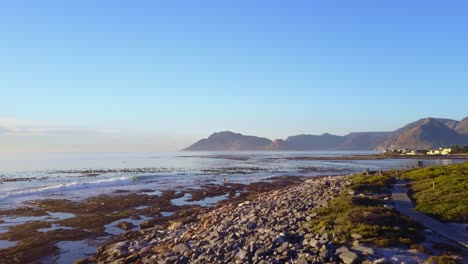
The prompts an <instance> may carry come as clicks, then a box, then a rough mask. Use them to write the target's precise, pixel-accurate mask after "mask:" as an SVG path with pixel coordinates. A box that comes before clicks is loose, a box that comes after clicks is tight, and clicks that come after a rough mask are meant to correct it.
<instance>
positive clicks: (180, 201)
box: [171, 193, 229, 206]
mask: <svg viewBox="0 0 468 264" xmlns="http://www.w3.org/2000/svg"><path fill="white" fill-rule="evenodd" d="M228 197H229V194H223V195H219V196H214V197H206V198H204V199H202V200H199V201H193V202H189V201H187V200H190V198H192V195H191V194H190V193H186V194H185V195H184V196H183V197H180V198H175V199H172V200H171V202H172V204H173V205H176V206H183V205H200V206H214V205H216V203H217V202H219V201H222V200H225V199H227V198H228Z"/></svg>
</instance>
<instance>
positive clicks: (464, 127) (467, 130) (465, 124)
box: [455, 117, 468, 135]
mask: <svg viewBox="0 0 468 264" xmlns="http://www.w3.org/2000/svg"><path fill="white" fill-rule="evenodd" d="M455 131H456V132H457V133H460V134H464V135H468V117H465V118H464V119H463V120H462V121H460V122H458V124H457V126H456V127H455Z"/></svg>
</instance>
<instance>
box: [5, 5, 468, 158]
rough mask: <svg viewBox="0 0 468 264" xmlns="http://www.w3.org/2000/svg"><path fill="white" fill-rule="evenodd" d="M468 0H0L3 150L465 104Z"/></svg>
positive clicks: (123, 145)
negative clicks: (467, 14)
mask: <svg viewBox="0 0 468 264" xmlns="http://www.w3.org/2000/svg"><path fill="white" fill-rule="evenodd" d="M467 12H468V3H467V2H466V1H444V2H442V1H292V2H291V1H289V2H286V1H85V0H83V1H21V0H18V1H6V0H5V1H2V0H0V40H1V41H0V92H1V99H2V100H1V104H0V110H1V111H0V142H1V144H0V151H165V150H177V149H180V148H182V147H185V146H186V145H187V144H190V143H192V142H193V141H195V140H197V139H199V138H201V137H206V136H208V135H209V134H211V133H212V132H215V131H221V130H232V131H236V132H240V133H244V134H253V135H259V136H265V137H269V138H272V139H274V138H285V137H287V136H289V135H294V134H302V133H306V134H322V133H324V132H329V133H333V134H339V135H343V134H347V133H349V132H353V131H387V130H394V129H397V128H399V127H401V126H403V125H404V124H406V123H408V122H411V121H414V120H416V119H419V118H423V117H428V116H432V117H446V118H453V119H461V118H463V117H466V116H468V111H467V110H468V107H467V104H466V101H467V99H468V89H467V87H468V74H467V72H468V49H467V47H468V17H467V16H466V13H467Z"/></svg>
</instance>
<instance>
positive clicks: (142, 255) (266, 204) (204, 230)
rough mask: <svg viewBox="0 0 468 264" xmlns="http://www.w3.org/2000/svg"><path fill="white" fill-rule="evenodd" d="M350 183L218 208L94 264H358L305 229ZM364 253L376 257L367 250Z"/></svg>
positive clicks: (302, 187)
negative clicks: (317, 208)
mask: <svg viewBox="0 0 468 264" xmlns="http://www.w3.org/2000/svg"><path fill="white" fill-rule="evenodd" d="M325 181H326V182H328V184H325ZM347 184H349V182H348V181H347V180H346V178H344V177H342V176H335V177H329V178H319V179H308V180H306V181H305V182H304V183H302V184H299V185H295V186H290V187H285V188H282V189H278V190H274V191H270V192H266V193H259V194H257V195H255V196H254V197H249V200H246V201H243V202H241V203H235V202H232V203H231V204H227V205H224V206H221V207H218V208H215V209H213V210H212V211H209V212H207V213H206V214H203V215H200V216H198V219H197V220H196V221H194V222H188V223H185V224H182V223H181V222H177V221H174V222H171V225H170V227H169V228H168V229H162V228H160V227H158V228H156V229H155V228H148V229H144V230H142V231H140V233H139V235H138V236H134V237H131V238H127V239H128V240H125V241H121V242H116V243H111V244H107V245H105V246H103V247H101V248H100V249H99V250H98V253H96V254H95V255H94V256H92V257H91V258H90V262H92V263H126V262H131V261H137V262H138V263H234V262H235V263H323V262H329V263H339V262H340V261H341V262H344V263H354V262H356V261H357V260H358V258H359V256H358V255H357V254H356V253H355V252H353V251H351V250H349V249H348V248H346V247H344V248H338V249H336V248H337V247H336V246H335V245H334V244H333V242H332V238H331V237H332V236H331V235H330V234H328V233H326V232H325V231H324V232H321V233H318V234H315V233H313V232H312V231H311V230H308V229H307V228H302V227H303V226H304V225H305V224H306V223H307V221H310V220H311V219H312V218H314V217H316V214H315V213H314V212H313V211H312V210H313V209H314V208H315V207H323V206H327V204H328V202H329V200H330V199H331V197H333V196H334V195H336V194H338V193H339V192H340V191H341V190H343V189H344V187H345V186H346V185H347ZM305 226H306V225H305ZM130 249H132V250H131V252H130ZM359 250H361V251H362V252H363V253H364V254H366V253H372V251H371V250H370V249H369V248H367V247H361V248H359Z"/></svg>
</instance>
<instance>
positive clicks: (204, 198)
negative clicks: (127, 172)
mask: <svg viewBox="0 0 468 264" xmlns="http://www.w3.org/2000/svg"><path fill="white" fill-rule="evenodd" d="M304 179H305V178H304V177H297V176H283V177H281V176H280V177H274V178H271V179H269V180H268V181H260V182H254V183H251V184H237V183H227V184H225V185H217V184H209V183H207V184H205V185H204V186H203V187H202V188H200V189H198V188H197V189H190V188H189V189H186V190H183V191H175V190H167V191H162V192H157V194H156V195H150V194H151V193H153V192H155V191H154V190H152V189H142V190H140V191H138V192H128V193H127V192H125V191H123V190H122V191H120V192H114V193H113V194H103V195H99V196H94V197H90V198H88V199H85V200H84V201H71V200H65V199H46V200H36V201H29V202H27V203H24V204H23V205H22V206H21V207H18V208H15V209H7V210H0V216H3V217H4V219H6V220H7V221H4V222H3V223H2V221H0V227H2V225H3V226H5V225H8V224H11V225H10V227H9V228H8V229H7V231H6V232H0V246H1V245H2V243H4V244H6V245H7V246H9V247H7V248H4V249H0V263H25V262H35V261H44V262H46V263H47V262H54V261H56V260H57V259H60V257H61V254H60V253H61V251H66V250H67V248H62V247H60V246H57V245H59V244H60V243H63V242H67V243H69V244H70V245H68V247H69V248H73V247H74V246H76V245H81V244H80V241H85V240H91V241H95V242H96V243H98V244H103V243H105V242H106V241H109V240H111V241H112V240H114V239H116V238H117V237H119V236H121V235H122V236H124V237H131V236H133V235H134V234H135V233H138V232H139V231H140V230H142V229H147V228H155V227H157V228H160V229H166V228H168V227H169V226H170V225H171V223H172V222H174V221H184V222H186V221H193V220H195V219H196V217H197V216H198V215H201V214H204V213H205V212H207V211H210V210H213V208H215V207H216V204H220V205H221V204H224V203H226V202H234V201H240V200H244V199H246V197H248V196H249V195H252V194H255V193H262V192H265V191H268V190H272V189H277V188H281V187H284V186H289V185H293V184H298V183H300V182H302V181H304ZM213 206H215V207H213ZM18 219H19V220H23V222H21V223H18V224H17V225H15V223H14V222H9V221H15V220H18ZM110 225H112V226H110ZM0 231H1V230H0ZM116 231H117V232H116ZM10 241H14V242H10ZM9 243H10V244H9ZM11 243H14V245H13V246H12V245H11ZM96 250H97V247H96V248H95V249H94V251H92V252H89V253H94V252H95V251H96ZM65 253H66V252H65ZM89 253H88V254H85V255H89ZM65 255H66V254H65ZM81 257H83V256H81ZM74 260H76V259H66V260H65V261H62V262H64V263H71V262H73V261H74Z"/></svg>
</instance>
